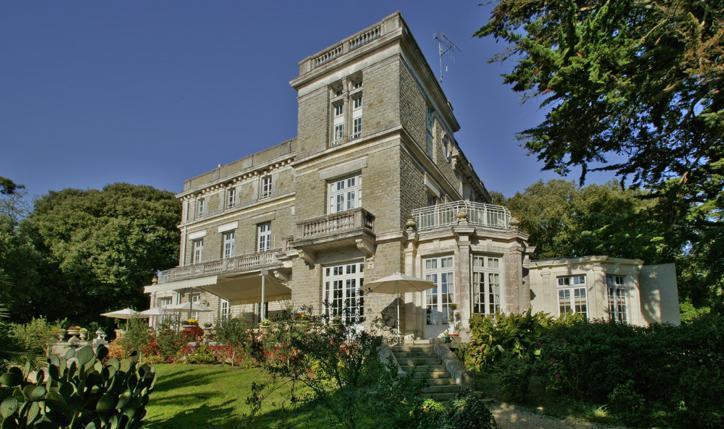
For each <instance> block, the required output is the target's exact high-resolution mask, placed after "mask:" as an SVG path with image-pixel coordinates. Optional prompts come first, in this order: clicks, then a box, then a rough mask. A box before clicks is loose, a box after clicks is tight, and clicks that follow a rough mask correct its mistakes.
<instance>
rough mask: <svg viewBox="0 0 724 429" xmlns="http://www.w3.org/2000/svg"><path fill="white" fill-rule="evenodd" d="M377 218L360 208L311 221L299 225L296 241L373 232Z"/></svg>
mask: <svg viewBox="0 0 724 429" xmlns="http://www.w3.org/2000/svg"><path fill="white" fill-rule="evenodd" d="M374 225H375V217H374V215H372V213H370V212H368V211H367V210H365V209H362V208H358V209H354V210H348V211H345V212H339V213H333V214H329V215H326V216H321V217H317V218H314V219H309V220H306V221H304V222H300V223H298V224H297V237H295V239H296V240H308V239H313V238H320V237H325V236H330V235H334V234H340V233H344V232H348V231H353V230H357V229H360V230H368V231H370V232H371V231H372V230H373V229H374Z"/></svg>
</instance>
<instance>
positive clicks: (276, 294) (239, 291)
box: [199, 273, 292, 305]
mask: <svg viewBox="0 0 724 429" xmlns="http://www.w3.org/2000/svg"><path fill="white" fill-rule="evenodd" d="M262 281H263V282H264V292H265V293H264V299H265V301H282V300H286V299H291V298H292V290H291V289H289V288H288V287H287V286H285V285H284V284H283V283H282V282H280V281H279V279H277V278H276V277H274V276H270V275H268V274H267V275H264V274H259V273H254V274H247V275H241V276H236V277H225V278H221V279H219V280H218V281H217V282H216V284H214V285H206V286H202V287H199V289H203V290H205V291H207V292H210V293H213V294H214V295H216V296H218V297H221V298H223V299H225V300H227V301H229V302H230V303H231V304H232V305H237V304H253V303H257V302H261V287H262Z"/></svg>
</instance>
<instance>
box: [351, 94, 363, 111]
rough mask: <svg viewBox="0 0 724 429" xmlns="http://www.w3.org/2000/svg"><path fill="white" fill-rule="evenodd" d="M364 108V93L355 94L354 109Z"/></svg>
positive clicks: (353, 99)
mask: <svg viewBox="0 0 724 429" xmlns="http://www.w3.org/2000/svg"><path fill="white" fill-rule="evenodd" d="M361 108H362V93H361V92H360V93H359V94H355V96H354V97H352V109H361Z"/></svg>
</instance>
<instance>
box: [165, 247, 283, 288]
mask: <svg viewBox="0 0 724 429" xmlns="http://www.w3.org/2000/svg"><path fill="white" fill-rule="evenodd" d="M278 253H279V249H275V250H269V251H267V252H260V253H250V254H247V255H240V256H235V257H233V258H228V259H219V260H217V261H210V262H204V263H201V264H194V265H186V266H183V267H176V268H171V269H170V270H165V271H161V272H159V273H158V283H159V284H163V283H170V282H174V281H177V280H185V279H190V278H195V277H203V276H209V275H219V274H238V273H244V272H248V271H256V270H261V269H264V268H274V267H277V266H281V262H280V261H279V259H278V258H277V254H278Z"/></svg>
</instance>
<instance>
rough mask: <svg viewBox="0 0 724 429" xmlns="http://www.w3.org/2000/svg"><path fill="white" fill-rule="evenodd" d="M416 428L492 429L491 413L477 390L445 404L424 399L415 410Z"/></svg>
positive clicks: (494, 425)
mask: <svg viewBox="0 0 724 429" xmlns="http://www.w3.org/2000/svg"><path fill="white" fill-rule="evenodd" d="M414 414H415V419H416V426H415V427H416V428H417V429H494V428H497V427H498V426H497V424H496V423H495V419H494V418H493V414H492V413H491V412H490V410H489V409H488V406H487V405H485V402H484V401H483V397H482V396H481V395H480V393H477V392H466V393H464V394H462V395H460V396H459V397H458V398H457V399H455V400H454V401H452V402H450V403H448V404H447V405H446V404H443V403H440V402H437V401H435V400H432V399H426V400H425V401H424V402H422V403H421V404H420V406H419V407H418V408H417V409H416V410H415V413H414Z"/></svg>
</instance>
